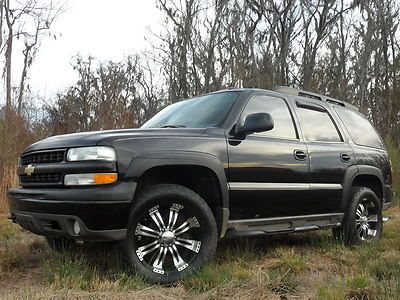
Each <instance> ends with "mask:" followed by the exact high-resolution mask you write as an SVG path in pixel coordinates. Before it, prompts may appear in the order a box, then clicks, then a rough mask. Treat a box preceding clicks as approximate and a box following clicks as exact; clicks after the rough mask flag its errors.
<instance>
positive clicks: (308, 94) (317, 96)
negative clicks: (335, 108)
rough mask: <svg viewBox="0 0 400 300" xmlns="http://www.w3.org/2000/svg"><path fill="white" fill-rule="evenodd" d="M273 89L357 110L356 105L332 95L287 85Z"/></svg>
mask: <svg viewBox="0 0 400 300" xmlns="http://www.w3.org/2000/svg"><path fill="white" fill-rule="evenodd" d="M273 90H274V91H275V92H279V93H282V94H286V95H292V96H300V97H305V98H311V99H314V100H320V101H325V102H328V103H330V104H335V105H339V106H343V107H347V108H350V109H352V110H357V111H358V107H357V106H354V105H352V104H350V103H348V102H345V101H342V100H339V99H335V98H332V97H328V96H325V95H320V94H317V93H313V92H308V91H303V90H299V89H295V88H292V87H288V86H276V87H274V88H273Z"/></svg>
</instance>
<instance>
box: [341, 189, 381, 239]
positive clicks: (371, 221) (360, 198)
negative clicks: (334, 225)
mask: <svg viewBox="0 0 400 300" xmlns="http://www.w3.org/2000/svg"><path fill="white" fill-rule="evenodd" d="M350 201H351V202H350V203H349V206H348V209H347V211H346V214H345V219H344V226H343V230H344V232H343V233H344V238H345V243H346V244H347V245H353V244H356V243H363V242H370V241H375V240H378V239H379V238H380V237H381V235H382V228H383V219H382V209H381V204H380V201H379V199H378V197H377V196H376V194H375V193H374V192H373V191H372V190H371V189H369V188H366V187H355V188H353V191H352V198H351V199H350Z"/></svg>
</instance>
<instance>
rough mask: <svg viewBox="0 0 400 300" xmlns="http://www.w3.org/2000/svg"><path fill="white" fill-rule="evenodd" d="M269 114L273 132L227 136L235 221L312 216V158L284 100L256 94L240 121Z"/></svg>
mask: <svg viewBox="0 0 400 300" xmlns="http://www.w3.org/2000/svg"><path fill="white" fill-rule="evenodd" d="M260 112H265V113H269V114H270V115H271V116H272V118H273V120H274V128H273V129H272V130H270V131H266V132H261V133H253V134H250V135H247V136H246V137H240V138H239V137H235V136H232V135H231V136H228V156H229V169H228V173H227V178H228V183H229V189H230V192H229V196H230V214H231V215H230V218H231V219H249V218H269V217H281V216H292V215H300V214H308V212H309V209H308V208H309V205H310V203H308V201H309V199H310V197H309V196H310V185H309V177H308V169H309V164H308V154H307V148H306V146H305V144H304V143H303V142H302V141H300V139H299V135H298V131H297V130H296V127H295V125H294V124H295V123H294V119H293V115H292V113H291V110H290V106H289V105H288V103H287V102H286V100H285V99H283V98H279V97H272V96H268V95H264V94H256V95H254V96H252V98H251V99H250V100H249V102H248V103H247V105H246V107H245V109H244V110H243V112H242V116H241V117H240V118H239V120H244V119H245V117H246V116H247V115H249V114H252V113H260Z"/></svg>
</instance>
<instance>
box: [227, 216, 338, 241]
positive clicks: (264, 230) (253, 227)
mask: <svg viewBox="0 0 400 300" xmlns="http://www.w3.org/2000/svg"><path fill="white" fill-rule="evenodd" d="M343 215H344V214H343V213H335V214H318V215H305V216H295V217H278V218H264V219H243V220H230V221H229V222H228V229H227V231H226V236H227V237H239V236H258V235H266V234H277V233H290V232H299V231H308V230H317V229H325V228H333V227H338V226H340V225H341V222H342V219H343Z"/></svg>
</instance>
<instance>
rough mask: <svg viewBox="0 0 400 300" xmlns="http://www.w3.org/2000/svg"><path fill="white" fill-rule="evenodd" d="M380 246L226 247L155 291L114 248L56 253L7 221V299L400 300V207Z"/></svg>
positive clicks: (317, 236)
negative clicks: (197, 270)
mask: <svg viewBox="0 0 400 300" xmlns="http://www.w3.org/2000/svg"><path fill="white" fill-rule="evenodd" d="M385 215H386V216H389V217H390V218H391V219H390V221H389V222H387V223H385V226H384V234H383V238H382V240H381V241H380V242H379V243H376V244H368V245H364V246H356V247H353V248H346V247H344V246H343V245H342V244H340V243H339V242H336V241H334V240H333V239H332V237H331V234H330V231H321V232H310V233H304V234H290V235H279V236H272V237H265V238H257V239H255V238H253V239H243V240H223V241H221V243H220V245H219V246H218V250H217V257H216V259H215V260H214V262H212V263H210V264H208V265H207V266H205V267H204V268H203V269H202V270H201V272H200V273H199V274H198V275H196V276H192V277H190V278H187V279H186V280H184V281H182V282H180V283H178V284H176V285H174V286H170V287H163V286H159V285H150V284H148V283H146V282H145V281H144V280H143V279H142V278H141V277H140V276H137V275H135V273H134V272H133V271H132V270H129V269H127V268H126V266H123V263H122V262H121V260H120V259H119V258H118V255H117V254H116V252H115V251H107V250H108V249H109V247H107V246H106V245H103V246H101V247H98V246H92V247H89V248H88V249H85V251H78V252H75V253H69V254H55V253H54V252H52V251H51V250H50V249H49V248H48V246H47V244H46V242H45V240H44V238H42V237H38V236H35V235H33V234H30V233H28V232H26V231H24V230H22V229H20V228H19V227H18V226H16V225H14V224H12V223H11V222H10V221H9V220H7V219H6V216H5V215H4V216H1V217H0V298H1V299H7V298H10V299H15V298H17V299H48V298H49V299H64V298H73V299H79V298H91V299H98V298H103V299H116V298H136V299H149V298H163V299H169V298H200V299H204V298H206V299H208V298H236V299H237V298H241V299H246V298H252V299H400V236H399V230H400V207H399V206H397V207H395V208H392V209H391V210H389V211H387V212H386V213H385Z"/></svg>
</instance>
